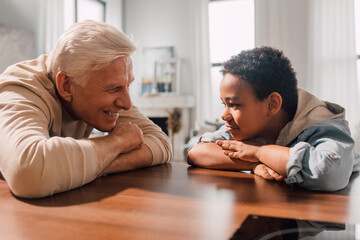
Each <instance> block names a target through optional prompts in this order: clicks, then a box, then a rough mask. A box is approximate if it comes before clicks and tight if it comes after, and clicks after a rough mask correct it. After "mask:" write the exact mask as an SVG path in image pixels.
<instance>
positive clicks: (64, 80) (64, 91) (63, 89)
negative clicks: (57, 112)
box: [56, 71, 72, 102]
mask: <svg viewBox="0 0 360 240" xmlns="http://www.w3.org/2000/svg"><path fill="white" fill-rule="evenodd" d="M56 88H57V90H58V93H59V95H60V96H61V97H62V98H63V99H64V100H65V101H67V102H71V100H72V92H71V82H70V77H69V76H68V75H67V74H66V72H62V71H60V72H58V73H57V74H56Z"/></svg>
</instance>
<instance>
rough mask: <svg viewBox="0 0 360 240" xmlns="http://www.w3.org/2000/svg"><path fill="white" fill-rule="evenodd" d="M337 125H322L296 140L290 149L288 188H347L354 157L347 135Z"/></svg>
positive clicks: (307, 131) (352, 143)
mask: <svg viewBox="0 0 360 240" xmlns="http://www.w3.org/2000/svg"><path fill="white" fill-rule="evenodd" d="M340 121H343V120H340V119H339V120H327V121H324V122H323V123H321V126H315V127H312V128H309V129H308V130H306V131H305V132H303V133H302V134H301V135H300V136H299V137H298V141H297V143H295V144H294V145H293V146H292V147H291V148H290V158H289V162H288V164H287V175H288V178H287V181H286V182H287V183H288V184H296V185H298V186H301V187H304V188H307V189H311V190H321V191H336V190H339V189H342V188H344V187H346V186H347V184H348V183H349V178H350V175H351V174H352V172H353V166H354V163H355V161H357V159H356V158H357V157H356V156H357V154H356V152H355V150H354V141H353V139H352V138H351V137H350V133H349V131H348V130H346V129H342V128H341V127H336V125H333V124H336V122H340ZM338 126H340V124H338Z"/></svg>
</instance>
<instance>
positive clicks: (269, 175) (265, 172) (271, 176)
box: [253, 163, 285, 182]
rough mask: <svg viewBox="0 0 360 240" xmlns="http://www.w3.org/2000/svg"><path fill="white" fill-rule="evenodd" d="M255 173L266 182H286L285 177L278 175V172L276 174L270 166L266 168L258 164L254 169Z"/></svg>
mask: <svg viewBox="0 0 360 240" xmlns="http://www.w3.org/2000/svg"><path fill="white" fill-rule="evenodd" d="M253 172H254V173H255V175H258V176H260V177H262V178H264V179H266V180H270V181H274V180H275V181H278V182H283V181H285V178H284V177H283V176H281V175H280V174H278V173H277V172H275V171H274V170H272V169H271V168H269V167H268V166H266V165H265V164H262V163H260V164H256V165H255V166H254V167H253Z"/></svg>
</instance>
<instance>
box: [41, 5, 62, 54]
mask: <svg viewBox="0 0 360 240" xmlns="http://www.w3.org/2000/svg"><path fill="white" fill-rule="evenodd" d="M39 19H40V23H39V26H40V31H39V36H38V39H39V41H38V44H39V45H38V49H39V50H38V51H39V53H38V54H44V53H49V52H50V51H51V50H52V48H53V47H54V46H55V44H56V41H57V40H58V38H59V37H60V35H61V34H62V33H63V32H64V1H63V0H40V18H39Z"/></svg>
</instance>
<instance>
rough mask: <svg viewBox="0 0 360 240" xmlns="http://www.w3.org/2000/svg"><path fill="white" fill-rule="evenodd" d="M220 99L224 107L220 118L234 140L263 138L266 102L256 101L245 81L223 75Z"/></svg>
mask: <svg viewBox="0 0 360 240" xmlns="http://www.w3.org/2000/svg"><path fill="white" fill-rule="evenodd" d="M220 98H221V100H222V102H223V103H224V105H225V111H224V113H223V114H222V116H221V117H222V119H223V120H224V121H226V126H227V130H228V131H229V132H230V133H231V135H232V136H233V138H234V139H235V140H249V139H252V138H256V137H264V136H263V134H264V133H265V130H266V127H267V125H268V121H269V117H268V114H267V113H268V102H267V100H266V99H264V100H258V99H257V98H256V96H255V94H254V91H253V89H252V87H251V86H250V85H249V84H248V83H247V82H246V81H244V80H242V79H241V78H239V77H237V76H234V75H232V74H229V73H227V74H225V76H224V77H223V79H222V81H221V83H220Z"/></svg>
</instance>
